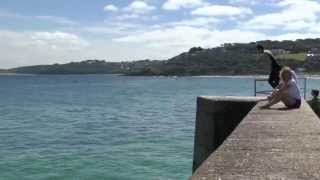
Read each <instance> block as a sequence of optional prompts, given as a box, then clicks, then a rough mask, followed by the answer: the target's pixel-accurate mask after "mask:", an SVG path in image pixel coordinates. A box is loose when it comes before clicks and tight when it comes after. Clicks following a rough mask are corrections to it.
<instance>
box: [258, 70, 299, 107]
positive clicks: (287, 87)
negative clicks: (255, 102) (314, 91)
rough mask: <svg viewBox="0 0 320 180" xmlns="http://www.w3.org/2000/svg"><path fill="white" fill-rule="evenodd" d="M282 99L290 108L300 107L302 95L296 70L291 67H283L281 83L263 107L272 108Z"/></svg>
mask: <svg viewBox="0 0 320 180" xmlns="http://www.w3.org/2000/svg"><path fill="white" fill-rule="evenodd" d="M280 101H282V102H283V103H284V104H285V105H286V106H287V107H288V108H290V109H294V108H299V107H300V105H301V95H300V90H299V87H298V82H297V78H296V75H295V73H294V71H293V70H292V69H291V68H289V67H283V68H282V69H281V71H280V84H279V85H278V86H277V87H276V88H275V89H274V90H273V92H272V94H271V95H270V96H269V97H268V102H267V103H266V104H265V105H264V106H261V108H270V107H271V106H272V105H274V104H277V103H278V102H280Z"/></svg>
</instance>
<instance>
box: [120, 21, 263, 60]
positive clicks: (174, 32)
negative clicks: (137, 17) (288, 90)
mask: <svg viewBox="0 0 320 180" xmlns="http://www.w3.org/2000/svg"><path fill="white" fill-rule="evenodd" d="M265 38H266V36H265V35H264V34H262V33H256V32H252V31H240V30H226V31H219V30H209V29H207V28H200V27H190V26H176V27H170V28H164V29H156V30H151V31H146V32H143V33H138V34H132V35H128V36H124V37H120V38H116V39H114V42H116V43H124V44H136V46H143V47H141V49H149V50H151V51H157V52H161V53H164V54H165V55H166V57H171V56H174V55H177V54H178V53H180V52H182V51H186V50H188V49H189V48H190V47H193V46H202V47H214V46H218V45H221V44H223V43H228V42H229V43H235V42H248V41H255V40H262V39H265Z"/></svg>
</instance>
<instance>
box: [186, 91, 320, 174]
mask: <svg viewBox="0 0 320 180" xmlns="http://www.w3.org/2000/svg"><path fill="white" fill-rule="evenodd" d="M258 100H259V98H253V97H199V98H198V99H197V115H196V129H195V141H194V159H193V171H194V173H193V175H192V177H190V179H191V180H198V179H199V180H200V179H201V180H204V179H320V163H319V162H320V120H319V119H318V117H317V116H316V115H315V113H314V112H313V111H312V110H311V108H310V107H309V106H308V105H307V104H306V102H305V101H303V103H302V107H301V108H300V109H294V110H288V109H286V108H284V105H283V104H281V103H279V104H277V105H275V106H274V107H273V108H272V109H260V108H259V106H260V105H262V102H258Z"/></svg>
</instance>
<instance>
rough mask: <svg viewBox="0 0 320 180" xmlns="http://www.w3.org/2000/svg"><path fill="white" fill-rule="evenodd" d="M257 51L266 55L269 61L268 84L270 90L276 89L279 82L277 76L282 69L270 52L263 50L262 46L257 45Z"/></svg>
mask: <svg viewBox="0 0 320 180" xmlns="http://www.w3.org/2000/svg"><path fill="white" fill-rule="evenodd" d="M257 50H258V52H259V53H261V54H264V55H266V56H267V57H268V58H269V59H270V61H271V63H270V65H271V69H270V74H269V79H268V82H269V84H270V86H271V87H272V88H276V87H277V86H278V85H279V82H280V77H279V74H280V71H281V69H282V67H281V66H280V65H279V64H278V63H277V61H276V58H275V57H274V56H273V54H272V52H271V51H269V50H265V49H264V47H263V46H262V45H257Z"/></svg>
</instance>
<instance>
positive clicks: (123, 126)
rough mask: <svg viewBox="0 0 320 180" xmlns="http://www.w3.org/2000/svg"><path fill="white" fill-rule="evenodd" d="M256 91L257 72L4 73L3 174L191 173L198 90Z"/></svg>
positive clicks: (0, 107) (112, 177)
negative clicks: (173, 74) (232, 75)
mask: <svg viewBox="0 0 320 180" xmlns="http://www.w3.org/2000/svg"><path fill="white" fill-rule="evenodd" d="M308 85H309V88H314V87H318V88H320V80H316V79H313V80H308ZM262 86H263V85H262ZM261 88H263V87H261ZM252 94H253V79H252V78H250V77H238V78H230V77H176V78H175V77H125V76H116V75H70V76H64V75H51V76H46V75H41V76H40V75H39V76H0V114H1V115H0V179H1V180H2V179H4V180H13V179H16V180H20V179H23V180H25V179H26V180H38V179H59V180H60V179H66V180H69V179H71V180H73V179H75V180H82V179H86V180H87V179H88V180H89V179H90V180H100V179H107V180H118V179H119V180H120V179H121V180H122V179H124V180H127V179H128V180H144V179H146V180H149V179H150V180H153V179H154V180H162V179H163V180H165V179H172V180H179V179H181V180H182V179H187V178H188V177H189V176H190V175H191V166H192V151H193V136H194V121H195V109H196V96H199V95H242V96H250V95H252Z"/></svg>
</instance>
